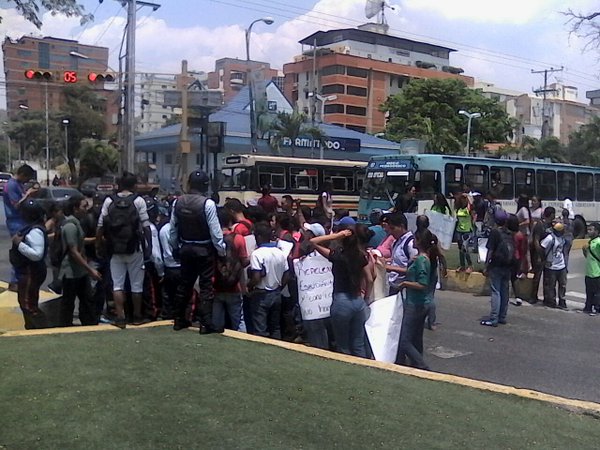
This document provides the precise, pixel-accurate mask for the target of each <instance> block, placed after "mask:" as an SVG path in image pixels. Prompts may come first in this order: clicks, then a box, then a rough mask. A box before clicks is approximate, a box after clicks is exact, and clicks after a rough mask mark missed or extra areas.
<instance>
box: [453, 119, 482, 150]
mask: <svg viewBox="0 0 600 450" xmlns="http://www.w3.org/2000/svg"><path fill="white" fill-rule="evenodd" d="M458 113H459V114H462V115H463V116H467V117H468V118H469V123H468V125H467V147H466V149H465V156H469V150H470V145H471V121H472V120H473V119H478V118H479V117H481V113H478V112H475V113H470V112H468V111H465V110H464V109H461V110H460V111H459V112H458Z"/></svg>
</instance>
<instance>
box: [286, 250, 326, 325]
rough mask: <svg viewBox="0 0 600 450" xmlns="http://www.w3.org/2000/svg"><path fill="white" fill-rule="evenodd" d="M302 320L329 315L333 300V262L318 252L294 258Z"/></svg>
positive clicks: (322, 317)
mask: <svg viewBox="0 0 600 450" xmlns="http://www.w3.org/2000/svg"><path fill="white" fill-rule="evenodd" d="M294 271H295V272H296V276H297V278H298V303H299V304H300V313H301V314H302V320H316V319H324V318H326V317H329V314H330V309H331V302H332V300H333V273H332V272H331V262H330V261H329V260H328V259H327V258H325V257H324V256H321V255H320V254H318V253H311V254H310V255H308V256H306V257H304V258H301V259H295V260H294Z"/></svg>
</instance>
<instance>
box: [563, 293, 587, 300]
mask: <svg viewBox="0 0 600 450" xmlns="http://www.w3.org/2000/svg"><path fill="white" fill-rule="evenodd" d="M566 294H567V296H569V297H575V298H580V299H582V300H585V294H582V293H581V292H574V291H569V292H567V293H566Z"/></svg>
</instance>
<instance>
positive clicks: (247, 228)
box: [231, 219, 252, 236]
mask: <svg viewBox="0 0 600 450" xmlns="http://www.w3.org/2000/svg"><path fill="white" fill-rule="evenodd" d="M231 231H232V232H234V233H236V234H239V235H241V236H250V235H251V234H252V222H250V221H249V220H248V219H243V220H241V221H240V222H238V223H236V224H235V225H234V226H233V228H232V229H231Z"/></svg>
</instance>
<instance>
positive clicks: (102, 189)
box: [79, 175, 160, 197]
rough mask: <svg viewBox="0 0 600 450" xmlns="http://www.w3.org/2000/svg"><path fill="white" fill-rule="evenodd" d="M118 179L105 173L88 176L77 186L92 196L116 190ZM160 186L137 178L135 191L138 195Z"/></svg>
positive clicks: (85, 193)
mask: <svg viewBox="0 0 600 450" xmlns="http://www.w3.org/2000/svg"><path fill="white" fill-rule="evenodd" d="M118 187H119V186H118V179H117V176H116V175H106V176H104V177H95V178H88V179H87V180H85V181H84V182H83V183H81V186H80V187H79V190H80V191H81V192H82V193H83V195H86V196H88V197H93V196H94V195H96V194H97V193H102V194H105V195H111V194H114V193H115V192H117V189H118ZM159 188H160V186H159V185H158V184H156V183H145V182H143V181H142V179H141V178H138V180H137V185H136V192H137V193H138V194H140V195H147V194H151V193H153V191H156V192H158V190H159Z"/></svg>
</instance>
